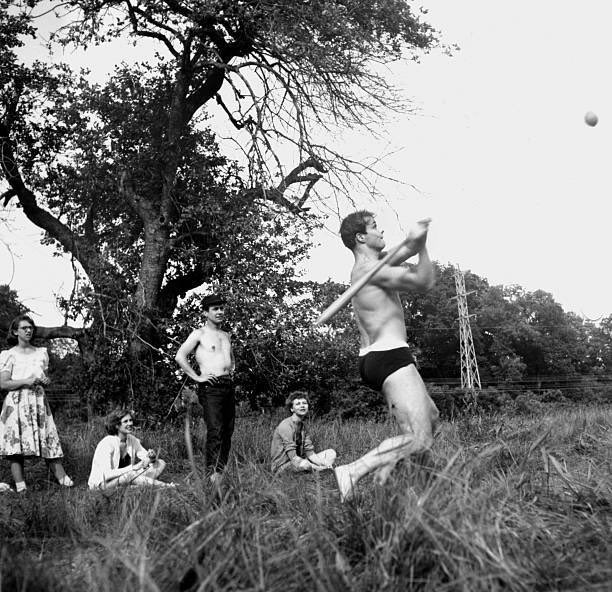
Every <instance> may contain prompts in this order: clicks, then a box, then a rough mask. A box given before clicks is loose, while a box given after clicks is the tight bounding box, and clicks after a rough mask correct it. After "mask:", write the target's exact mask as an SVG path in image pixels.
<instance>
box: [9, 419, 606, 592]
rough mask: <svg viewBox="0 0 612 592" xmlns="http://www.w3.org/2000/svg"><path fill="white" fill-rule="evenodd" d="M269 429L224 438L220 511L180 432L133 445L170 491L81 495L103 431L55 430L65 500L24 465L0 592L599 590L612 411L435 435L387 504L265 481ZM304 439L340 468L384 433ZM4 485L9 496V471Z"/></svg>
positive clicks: (343, 429)
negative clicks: (158, 468) (154, 462)
mask: <svg viewBox="0 0 612 592" xmlns="http://www.w3.org/2000/svg"><path fill="white" fill-rule="evenodd" d="M278 419H279V417H274V418H271V417H268V416H256V417H245V418H241V419H240V420H239V421H238V423H237V429H236V434H235V438H234V453H235V455H234V460H233V464H232V466H231V468H230V470H229V474H228V484H229V488H228V490H227V493H226V495H225V497H224V499H222V500H217V499H216V498H215V496H214V495H213V492H212V491H211V490H210V488H209V487H208V485H207V484H206V483H205V482H204V481H202V478H201V476H200V475H199V473H198V472H197V471H196V472H194V471H192V469H191V465H190V463H189V460H188V455H187V448H186V445H185V438H184V431H183V429H182V427H181V426H180V425H177V426H174V427H170V426H169V427H167V428H165V429H163V430H156V431H150V432H147V431H144V432H143V433H140V434H139V436H140V437H141V438H142V439H143V442H144V443H145V444H147V445H155V446H160V447H161V449H162V454H161V456H162V457H163V458H165V459H166V460H167V461H168V466H169V468H168V474H167V475H165V476H164V479H165V480H172V481H175V482H176V483H177V484H178V487H177V488H176V490H157V491H150V490H127V491H125V490H124V491H117V492H114V493H112V494H107V495H104V494H102V493H100V492H89V491H88V490H87V489H86V485H85V482H86V480H87V476H88V472H89V462H90V458H91V454H92V452H93V449H94V447H95V444H96V443H97V441H98V440H99V438H100V437H102V435H103V430H102V427H101V422H94V423H92V424H81V425H75V424H74V423H72V424H67V423H66V422H63V421H61V418H60V421H59V424H60V434H61V436H62V442H63V445H64V452H65V455H66V463H65V464H66V468H67V469H68V471H69V473H70V474H71V475H72V476H73V477H74V478H75V480H76V481H77V487H75V488H74V489H72V490H63V489H60V488H59V486H57V485H55V484H54V483H52V482H51V481H50V480H49V478H48V476H47V471H46V468H45V465H44V463H42V462H31V463H28V464H27V466H26V470H27V482H28V487H29V491H28V493H27V494H26V495H22V496H18V495H17V494H16V493H4V494H0V545H1V550H0V563H1V571H0V577H1V580H0V592H6V591H9V590H22V591H26V590H32V591H33V590H45V591H54V590H71V591H79V590H91V591H96V592H97V591H109V592H110V591H113V592H115V591H123V590H125V591H134V590H137V591H154V590H162V591H165V590H176V589H178V582H179V581H180V579H181V578H182V577H183V575H184V574H185V573H186V571H187V570H188V569H189V568H190V567H191V566H194V565H196V564H197V565H198V568H197V569H198V574H199V577H200V583H199V589H200V590H206V591H209V590H210V591H216V590H219V591H221V590H224V591H230V590H232V591H236V590H244V591H246V590H252V591H261V592H264V591H266V592H267V591H270V592H272V591H279V592H280V591H294V590H295V591H301V590H303V591H320V592H324V591H328V590H330V591H334V592H343V591H347V592H348V591H364V592H365V591H368V592H369V591H372V590H385V591H395V590H397V591H400V590H401V591H408V590H435V591H445V590H449V591H450V590H464V591H478V590H525V591H528V590H529V591H531V590H576V591H583V590H602V591H603V590H609V589H610V582H612V474H611V468H612V409H610V408H607V409H605V408H598V409H593V408H591V409H586V408H585V409H577V410H574V411H571V412H570V411H556V412H552V411H551V412H550V414H548V415H541V416H538V417H531V418H529V417H504V416H497V417H471V418H465V419H462V420H459V421H456V422H454V423H445V424H443V426H442V429H441V432H440V433H439V436H438V437H437V440H436V444H435V451H434V458H433V463H432V464H433V466H431V467H430V468H429V469H428V470H425V469H423V468H419V467H416V466H414V465H406V466H403V467H401V468H399V469H398V470H397V471H396V474H395V475H394V476H393V478H392V479H390V480H389V482H388V483H387V485H385V487H384V488H375V487H374V486H373V485H372V482H371V480H369V479H365V480H364V483H363V484H362V483H360V485H359V496H358V497H357V499H356V500H355V501H354V502H352V503H350V504H346V505H341V504H340V503H339V501H338V499H337V492H336V490H335V487H334V479H333V476H332V475H331V474H330V473H322V474H317V475H301V476H299V477H291V476H288V475H287V476H281V477H275V476H273V475H272V474H271V473H270V471H269V469H268V446H269V439H270V435H271V431H272V429H273V427H274V425H275V423H276V422H277V421H278ZM193 427H194V449H195V453H196V456H195V463H196V465H197V466H198V467H201V466H202V457H201V454H198V453H199V451H201V446H202V441H201V431H200V426H199V425H198V424H197V423H196V424H195V425H194V426H193ZM311 431H312V433H313V436H314V439H315V441H316V442H318V443H319V444H320V445H322V446H325V447H328V446H331V447H334V448H335V449H336V450H337V451H338V452H339V461H340V462H341V463H342V462H346V461H350V460H353V459H355V458H356V457H357V456H359V455H361V454H362V453H363V452H365V451H366V450H367V449H369V448H371V447H372V446H373V445H375V444H376V443H378V442H379V441H380V440H381V439H383V438H384V437H386V436H388V435H389V434H390V433H392V432H393V427H392V426H391V425H387V424H382V423H369V422H365V421H363V422H359V421H351V422H345V423H339V422H331V421H330V422H325V421H315V422H313V423H312V426H311ZM0 480H4V481H8V482H10V475H9V470H8V465H7V463H3V464H2V466H1V467H0ZM194 589H198V586H195V587H194Z"/></svg>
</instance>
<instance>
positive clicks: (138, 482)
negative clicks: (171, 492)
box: [103, 459, 174, 490]
mask: <svg viewBox="0 0 612 592" xmlns="http://www.w3.org/2000/svg"><path fill="white" fill-rule="evenodd" d="M165 468H166V463H165V462H164V461H163V460H161V459H158V460H156V461H155V462H154V463H152V464H151V465H150V466H149V467H148V468H147V469H146V470H144V471H143V470H142V469H134V470H132V471H128V472H127V473H124V474H123V475H121V476H120V477H117V478H116V479H112V480H110V481H107V482H106V483H105V484H104V486H103V489H107V490H108V489H115V488H116V487H119V486H120V485H131V486H136V487H142V486H149V487H174V483H165V482H164V481H158V480H157V477H159V475H161V473H162V471H163V470H164V469H165Z"/></svg>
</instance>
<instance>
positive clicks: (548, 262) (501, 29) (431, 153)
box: [0, 0, 612, 324]
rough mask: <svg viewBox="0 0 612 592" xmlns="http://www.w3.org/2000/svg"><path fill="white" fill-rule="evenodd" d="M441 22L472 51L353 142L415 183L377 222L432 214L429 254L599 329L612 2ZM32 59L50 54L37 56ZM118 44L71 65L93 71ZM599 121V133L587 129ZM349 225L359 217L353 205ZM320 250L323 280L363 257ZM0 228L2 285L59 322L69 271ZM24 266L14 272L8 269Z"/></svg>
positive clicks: (451, 5)
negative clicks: (382, 128)
mask: <svg viewBox="0 0 612 592" xmlns="http://www.w3.org/2000/svg"><path fill="white" fill-rule="evenodd" d="M422 4H423V5H425V6H427V7H429V8H430V12H429V15H428V19H429V22H430V23H431V24H433V25H434V26H436V27H437V28H438V29H440V30H441V31H442V33H443V39H444V41H446V42H447V43H449V44H453V43H456V44H458V45H459V46H460V48H461V49H460V51H458V52H455V53H454V55H453V56H452V57H448V56H445V55H442V54H441V53H439V52H434V53H432V54H431V55H428V56H425V57H424V58H423V59H422V60H421V63H420V64H416V63H408V64H402V65H399V66H395V67H393V70H392V75H393V77H394V79H395V82H396V84H397V85H398V86H399V87H400V88H402V90H403V91H404V92H405V93H406V95H407V96H409V97H411V98H412V100H413V101H414V104H415V105H416V106H417V107H418V113H416V114H414V113H410V114H406V115H405V116H404V117H398V118H396V120H394V121H393V122H391V124H390V125H389V126H388V128H387V129H388V133H386V134H385V139H384V141H376V142H375V141H373V140H372V138H371V137H369V135H367V134H363V133H360V134H353V135H351V136H347V137H346V141H347V144H346V146H347V147H350V149H351V150H352V151H353V154H355V155H358V156H366V155H370V156H379V155H380V154H382V153H393V156H392V157H389V158H388V159H387V161H386V162H387V164H386V167H387V170H388V171H389V172H391V173H393V174H394V175H395V176H397V177H398V178H400V179H402V180H403V181H404V182H405V183H407V184H408V185H405V186H397V185H396V186H392V185H387V184H384V185H382V186H381V188H382V189H383V190H384V191H385V193H386V195H387V196H388V202H389V204H390V205H389V206H382V205H381V204H374V203H372V201H371V199H370V198H369V196H367V195H355V196H354V198H355V201H356V202H357V205H359V206H362V207H369V208H373V209H375V210H377V211H378V212H380V213H379V218H378V222H379V226H382V227H383V228H385V234H386V237H387V241H388V244H389V245H392V244H395V243H396V242H397V241H399V240H400V239H401V237H402V233H404V232H405V231H407V230H408V228H409V227H410V225H411V223H412V222H413V221H414V220H416V219H418V218H420V217H423V216H426V215H427V216H431V217H432V218H433V223H432V227H431V231H430V239H429V242H430V251H431V255H432V257H433V258H434V259H437V260H439V261H441V262H442V263H448V262H450V263H456V264H459V265H460V267H461V268H462V269H471V270H472V271H473V272H474V273H477V274H478V275H480V276H482V277H485V278H487V279H488V280H489V282H490V283H491V284H520V285H522V286H523V287H524V288H526V289H527V290H530V291H533V290H536V289H543V290H545V291H547V292H550V293H552V294H553V296H554V297H555V299H556V300H557V301H558V302H560V303H561V304H562V305H563V307H564V308H565V309H566V310H571V311H574V312H576V313H578V314H582V315H585V316H587V317H589V318H594V319H597V318H599V317H601V316H607V315H609V314H611V313H612V270H611V269H610V265H609V259H610V254H611V253H612V249H611V246H612V238H611V237H612V233H611V232H610V230H609V228H610V226H611V221H610V218H611V216H610V215H609V211H610V206H609V204H610V198H611V197H612V191H611V189H612V176H611V173H610V170H612V167H610V168H609V166H610V165H609V164H608V160H609V159H610V148H611V143H612V142H611V140H612V109H611V106H612V80H611V78H612V77H611V76H610V70H611V68H610V63H609V61H610V58H611V56H612V36H611V35H610V34H609V30H608V29H609V24H610V22H612V20H611V17H612V7H609V2H607V0H599V1H596V0H583V1H582V2H580V3H575V2H569V1H562V0H556V1H553V0H535V1H534V0H531V1H527V0H520V1H514V2H512V3H508V2H496V1H493V0H464V1H462V2H457V1H456V0H437V1H436V2H422ZM27 50H28V52H29V53H30V54H31V55H38V54H40V55H41V56H43V55H44V49H43V48H42V47H41V46H38V45H34V44H33V45H31V46H29V47H28V48H27ZM110 55H112V54H110V53H109V51H108V49H97V50H94V51H91V52H89V53H88V54H87V56H86V57H83V56H70V58H71V60H73V62H74V63H75V64H76V65H81V64H83V63H85V62H87V63H88V65H89V67H90V68H91V69H92V70H94V71H97V72H101V71H104V72H107V71H109V70H110V67H111V66H112V59H109V56H110ZM587 111H594V112H595V113H597V115H598V116H599V118H600V121H599V124H598V125H597V126H596V127H589V126H587V125H586V124H585V123H584V119H583V118H584V114H585V113H586V112H587ZM346 207H347V209H346V211H345V212H341V213H342V214H346V213H349V211H350V209H349V206H348V205H347V206H346ZM338 224H339V221H338V220H337V219H330V220H328V221H327V227H328V230H325V231H323V232H322V233H321V234H320V235H319V236H318V237H317V239H318V240H319V241H320V242H321V246H320V247H318V248H316V249H315V250H314V251H313V253H312V257H311V259H310V262H309V265H308V266H307V270H306V271H307V274H308V276H309V277H312V278H313V279H315V280H325V279H327V278H328V277H332V278H333V279H335V280H339V281H347V279H348V274H349V270H350V266H351V264H352V256H351V254H350V252H349V251H348V250H347V249H346V248H345V247H343V246H342V243H341V242H340V240H339V238H338V237H337V235H336V234H335V232H336V231H337V228H338ZM13 228H14V230H15V232H11V233H9V232H8V231H7V229H6V228H5V227H3V228H1V229H0V232H2V235H1V237H2V240H3V241H4V242H5V243H7V244H8V245H10V248H11V250H12V254H13V255H12V256H11V255H10V253H9V251H8V247H7V245H5V244H2V243H0V283H9V282H10V284H11V287H12V288H14V289H15V290H17V291H18V293H19V296H20V298H21V299H22V301H24V302H25V303H26V304H27V305H28V306H29V307H31V308H32V309H33V310H34V312H35V313H37V315H38V316H37V321H38V322H39V323H41V324H52V323H56V322H59V321H60V320H61V316H59V314H58V313H57V311H56V308H55V306H54V294H55V293H58V292H66V291H68V292H69V290H70V287H71V282H72V280H71V268H70V262H69V260H61V259H58V258H53V257H51V256H50V251H49V250H48V249H47V248H45V247H40V246H38V244H37V243H38V240H37V237H38V232H37V231H36V229H35V227H33V226H31V225H28V224H23V223H22V222H21V221H20V220H19V217H18V216H17V217H16V218H15V223H14V225H13ZM13 260H14V262H15V264H16V268H15V270H14V272H13V269H12V261H13Z"/></svg>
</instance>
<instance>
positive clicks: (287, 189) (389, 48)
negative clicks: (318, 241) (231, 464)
mask: <svg viewBox="0 0 612 592" xmlns="http://www.w3.org/2000/svg"><path fill="white" fill-rule="evenodd" d="M47 9H48V3H43V2H37V1H36V0H31V1H30V2H28V3H27V6H25V5H24V4H23V3H22V2H20V1H16V0H15V1H12V0H5V1H3V2H0V31H1V33H0V105H1V107H0V109H1V111H0V171H1V178H0V207H2V208H13V207H15V206H17V207H18V208H21V210H22V211H23V214H24V215H25V216H26V217H27V218H28V219H29V220H30V221H31V222H33V223H34V224H35V225H37V226H38V227H39V228H41V229H42V230H43V231H44V233H45V238H44V240H45V241H46V242H48V243H51V244H54V245H55V246H56V247H57V248H58V249H59V250H60V251H61V252H66V253H68V254H70V256H71V258H72V262H73V266H74V267H75V269H77V270H78V272H79V274H80V278H79V280H78V281H77V283H76V284H75V288H74V290H73V292H72V294H71V296H70V298H68V299H66V300H65V301H64V302H63V305H64V306H65V309H66V315H67V319H69V318H77V316H80V317H81V318H82V319H83V320H84V322H85V326H86V327H87V330H86V331H85V333H87V332H88V336H89V337H88V338H90V339H91V340H92V342H91V343H90V344H89V345H88V347H90V349H91V348H95V347H98V346H99V345H100V343H101V342H103V341H104V340H106V341H107V342H108V343H111V345H109V351H110V352H112V355H113V356H117V355H119V354H118V353H117V352H123V353H126V352H127V353H126V355H127V356H128V357H129V358H130V360H135V359H137V360H142V359H143V350H146V347H145V346H144V345H143V344H152V345H153V346H154V347H159V346H161V345H163V342H164V340H165V339H166V338H167V336H166V335H165V334H164V330H163V327H164V323H166V322H167V320H168V319H170V318H171V317H172V316H173V314H175V311H176V308H177V305H178V303H179V301H180V300H181V299H182V298H184V296H185V295H186V294H187V293H188V292H189V291H190V290H193V289H195V288H198V287H201V286H203V285H213V284H215V283H221V282H223V281H224V280H225V279H227V278H228V277H229V275H231V273H233V272H232V271H231V270H232V269H234V268H235V267H236V265H238V266H239V265H241V264H242V263H241V262H242V261H244V260H246V261H253V260H254V257H253V253H255V252H257V255H258V260H261V261H262V262H265V264H266V265H268V266H269V268H270V270H274V273H271V274H269V275H266V276H265V277H266V282H267V284H266V285H262V284H261V282H259V283H257V282H255V281H254V280H253V281H251V282H250V283H249V282H248V281H247V289H248V290H252V291H253V294H256V295H258V297H259V298H265V297H266V290H269V291H271V292H273V293H275V294H277V295H278V297H279V298H281V299H282V297H284V296H286V295H287V294H289V293H290V291H291V290H293V288H292V287H291V285H290V282H289V278H291V277H293V274H294V273H295V266H296V265H297V264H298V263H299V257H304V256H305V255H306V253H307V244H308V235H309V231H310V230H311V229H312V227H313V225H314V224H316V223H317V220H318V216H320V214H321V212H322V210H324V208H326V207H327V208H328V209H332V208H331V207H330V206H328V205H326V201H325V200H326V199H331V198H326V197H325V196H326V195H332V196H333V191H334V190H336V189H342V188H344V189H345V190H346V188H347V187H348V181H347V178H348V177H349V176H350V174H353V173H354V172H355V171H356V170H359V168H361V170H364V169H367V166H366V165H360V164H359V163H356V162H354V161H351V160H350V159H349V158H347V157H345V156H343V155H341V154H339V153H338V151H337V148H335V147H334V144H333V141H334V139H335V137H336V136H337V134H335V132H334V134H332V133H330V130H332V129H333V130H338V129H342V128H348V127H361V128H362V129H364V130H365V133H368V134H369V133H370V132H371V131H374V128H375V127H376V126H377V124H378V122H379V121H380V120H381V118H382V117H383V115H384V113H385V112H388V111H389V110H393V109H395V110H398V109H403V108H404V107H405V105H404V104H403V101H402V100H401V98H400V97H399V94H398V93H397V92H396V91H395V89H394V88H393V85H392V84H391V83H390V82H389V81H388V80H387V79H386V78H385V76H384V75H383V72H384V68H383V67H384V65H385V64H387V63H389V62H390V61H393V60H397V59H400V58H402V59H403V58H406V57H416V56H418V55H419V53H421V52H423V51H427V50H428V49H429V48H430V47H433V46H435V45H436V44H437V38H436V34H435V32H434V31H433V30H432V29H431V28H430V27H429V26H428V25H427V24H425V23H423V22H422V21H421V20H420V16H421V15H420V14H417V13H414V12H413V10H412V9H411V7H410V3H409V2H406V1H403V0H382V1H380V2H371V1H370V0H368V1H366V0H343V1H312V0H311V1H306V0H305V1H298V0H278V1H274V2H273V1H271V0H258V1H235V0H231V1H229V0H228V1H224V0H197V1H196V0H193V1H191V2H183V1H181V2H178V1H173V0H157V1H140V2H133V1H117V0H108V1H105V0H96V1H95V2H92V1H91V0H80V1H71V0H69V1H67V2H62V3H58V4H57V5H56V6H54V8H53V10H54V12H55V14H56V15H57V18H56V21H55V22H56V28H55V30H54V31H53V32H52V34H51V36H50V41H49V47H50V51H52V52H56V55H57V53H58V52H59V51H62V50H63V46H66V47H68V46H70V50H72V48H73V47H74V46H79V47H85V48H87V47H89V46H91V45H93V44H104V43H106V42H107V41H112V40H115V39H118V38H121V39H122V40H123V41H124V42H125V41H131V42H133V43H134V44H135V45H137V46H138V48H137V49H138V52H139V55H140V56H142V55H146V59H144V61H143V62H142V63H140V64H133V65H128V64H125V63H122V64H118V65H116V66H115V69H114V72H113V74H112V75H111V76H109V77H108V78H107V79H106V80H105V81H104V82H103V83H95V82H93V81H92V77H91V76H90V75H89V73H88V72H86V71H82V72H80V73H75V72H73V71H72V70H71V69H70V68H68V67H67V66H66V65H62V64H56V65H49V64H48V63H43V62H35V63H33V64H26V63H24V62H22V61H21V60H20V58H19V47H20V46H21V45H22V44H23V43H24V42H30V41H31V39H32V38H35V39H36V42H37V43H40V39H38V35H39V33H38V32H37V30H36V26H37V25H38V24H39V22H40V23H41V22H43V21H42V20H39V19H38V18H36V17H37V15H41V14H42V13H43V11H47ZM45 14H46V20H45V23H48V22H49V18H50V14H51V13H49V12H47V13H45ZM41 37H43V35H41ZM213 113H214V114H215V116H218V117H221V118H225V120H226V122H227V123H228V124H229V125H228V127H229V129H232V133H231V138H226V139H228V140H230V141H232V142H233V143H234V145H235V146H236V147H237V148H238V150H239V151H241V152H242V155H243V157H244V158H243V159H242V161H241V162H242V164H241V165H239V164H238V163H237V162H235V161H234V160H233V159H232V158H230V156H229V155H228V153H223V152H222V149H221V145H220V144H219V141H218V137H219V136H220V134H219V135H217V134H216V133H215V132H217V133H218V128H219V127H221V124H220V122H219V119H212V118H211V114H213ZM213 126H216V128H217V129H213ZM321 138H323V139H321ZM223 146H227V145H226V144H224V145H223ZM322 182H325V183H327V184H328V185H329V186H330V187H331V189H332V191H331V192H330V191H327V192H323V191H320V190H319V191H317V190H318V189H319V187H320V185H321V183H322ZM292 249H295V250H292ZM290 253H295V254H296V255H295V257H291V256H289V254H290ZM249 273H250V274H252V277H256V276H257V273H256V270H254V269H252V268H250V269H249ZM228 274H229V275H228ZM247 280H248V278H247ZM292 296H294V295H293V294H292ZM122 348H123V349H122ZM92 351H93V350H92ZM149 353H150V352H149ZM122 355H123V354H122ZM128 367H129V368H132V367H133V366H132V364H131V363H130V364H128ZM143 388H146V385H145V386H143ZM154 388H157V387H154Z"/></svg>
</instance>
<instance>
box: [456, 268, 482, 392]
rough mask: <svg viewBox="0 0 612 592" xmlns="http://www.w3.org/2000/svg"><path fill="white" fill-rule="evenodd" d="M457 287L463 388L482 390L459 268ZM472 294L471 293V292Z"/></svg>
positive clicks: (461, 274)
mask: <svg viewBox="0 0 612 592" xmlns="http://www.w3.org/2000/svg"><path fill="white" fill-rule="evenodd" d="M455 287H456V289H457V296H456V298H457V308H458V309H459V341H460V345H461V388H463V389H468V390H471V391H474V390H475V389H478V390H480V388H481V386H480V374H479V372H478V362H477V361H476V353H475V351H474V340H473V339H472V329H471V327H470V315H469V313H468V305H467V295H468V293H466V291H465V279H464V277H463V272H462V271H461V270H460V269H459V266H457V267H455ZM469 293H470V294H471V292H469Z"/></svg>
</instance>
